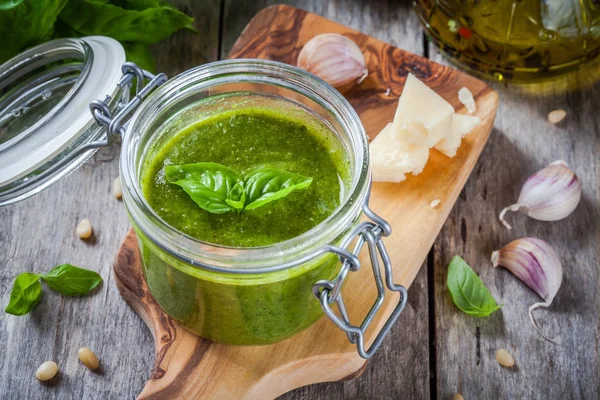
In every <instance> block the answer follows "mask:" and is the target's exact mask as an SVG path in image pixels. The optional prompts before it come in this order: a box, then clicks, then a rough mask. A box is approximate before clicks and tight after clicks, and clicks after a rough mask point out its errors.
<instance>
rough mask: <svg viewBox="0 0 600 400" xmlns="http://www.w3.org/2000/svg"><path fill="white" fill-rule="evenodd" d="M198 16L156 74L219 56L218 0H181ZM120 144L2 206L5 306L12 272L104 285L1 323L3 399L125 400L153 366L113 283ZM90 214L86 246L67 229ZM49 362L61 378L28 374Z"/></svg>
mask: <svg viewBox="0 0 600 400" xmlns="http://www.w3.org/2000/svg"><path fill="white" fill-rule="evenodd" d="M177 4H178V5H179V6H180V7H181V8H182V9H183V10H184V11H186V12H187V13H189V14H190V15H192V16H194V18H195V19H196V27H197V29H198V31H199V34H197V35H195V34H192V33H191V32H186V31H182V32H178V33H177V34H175V35H174V36H173V37H172V38H170V39H169V40H168V41H167V42H165V43H161V44H160V45H157V46H155V47H154V53H155V55H156V58H157V64H158V69H159V70H161V71H165V72H166V73H167V74H169V76H173V75H174V74H175V73H178V72H181V71H183V70H185V69H187V68H191V67H193V66H195V65H198V64H201V63H204V62H207V61H211V60H214V59H216V55H217V53H218V51H217V49H218V24H219V14H220V4H221V2H220V0H210V1H206V0H204V1H185V0H183V1H178V2H177ZM118 154H119V147H118V145H115V146H113V147H111V148H110V149H108V150H103V151H100V152H99V153H98V154H97V155H96V156H95V157H94V158H93V159H92V160H90V161H88V163H86V164H85V165H84V166H82V167H81V168H80V169H79V170H77V171H76V172H75V173H73V174H72V175H71V176H69V177H67V178H66V179H64V180H63V181H61V182H60V183H58V184H56V185H55V186H53V187H51V188H50V189H48V190H46V191H44V192H42V193H41V194H39V195H37V196H34V197H33V198H30V199H28V200H26V201H23V202H21V203H18V204H15V205H11V206H7V207H3V208H0V254H1V255H2V257H1V258H0V293H1V300H0V301H1V304H2V309H3V308H4V306H5V305H6V304H7V303H8V298H9V293H10V289H11V287H12V282H13V279H14V277H15V276H16V275H18V274H19V273H21V272H25V271H32V272H45V271H48V270H49V269H51V268H52V267H53V266H55V265H57V264H61V263H67V262H68V263H73V264H75V265H80V266H82V267H85V268H90V269H93V270H96V271H97V272H99V273H100V274H101V275H102V277H103V278H104V283H103V285H102V286H101V288H100V289H99V290H97V292H95V293H94V294H93V295H91V296H88V297H84V298H62V297H61V296H59V295H57V294H56V293H53V292H51V291H50V290H46V289H45V290H44V295H43V297H42V300H41V302H40V304H39V305H38V306H37V308H36V309H35V310H34V312H32V313H31V314H30V315H28V316H24V317H15V316H11V315H8V314H4V313H3V312H2V314H1V315H2V316H1V317H0V337H1V338H2V341H3V345H2V346H0V364H1V365H2V369H1V370H0V398H3V399H7V398H8V399H41V398H44V399H116V398H123V399H132V398H134V397H135V396H136V395H137V394H138V393H139V392H140V390H141V388H142V386H143V384H144V382H145V380H146V378H147V376H148V372H149V371H150V369H151V368H152V360H153V358H154V354H153V352H154V345H153V340H152V337H151V335H150V332H149V331H148V329H147V328H146V326H145V325H144V323H143V322H142V321H141V320H140V318H139V317H138V316H137V315H136V314H135V313H134V312H133V311H132V310H131V309H130V308H129V307H128V306H127V305H126V304H125V302H124V301H123V299H122V298H121V296H120V295H119V293H118V291H117V289H116V287H115V285H114V282H113V281H112V279H111V278H112V277H111V271H112V261H113V258H114V256H115V252H116V251H117V248H118V246H119V243H120V241H121V240H122V239H123V237H124V235H125V234H126V232H127V229H128V226H129V223H128V220H127V215H126V212H125V209H124V207H123V204H122V203H121V202H120V201H117V200H115V199H114V198H113V197H112V195H111V192H110V187H111V182H112V180H113V179H114V178H115V177H116V176H118ZM80 218H89V219H90V220H91V222H92V225H93V227H94V232H95V235H94V238H93V239H92V240H89V241H87V242H83V241H81V240H80V239H78V238H76V236H75V233H74V230H75V226H76V224H77V222H78V220H79V219H80ZM81 346H88V347H90V348H91V349H93V350H94V351H96V352H97V354H98V355H99V357H100V360H101V364H102V368H101V369H100V372H98V373H92V372H90V371H89V370H87V369H86V368H85V367H84V366H82V365H81V364H80V363H79V360H78V358H77V350H78V349H79V348H80V347H81ZM45 360H55V361H56V362H57V363H58V364H59V366H60V371H61V372H60V376H59V378H58V379H57V380H56V381H52V384H40V383H39V382H38V381H37V380H36V379H35V377H34V373H35V370H36V369H37V367H38V366H39V365H40V364H41V363H42V362H43V361H45Z"/></svg>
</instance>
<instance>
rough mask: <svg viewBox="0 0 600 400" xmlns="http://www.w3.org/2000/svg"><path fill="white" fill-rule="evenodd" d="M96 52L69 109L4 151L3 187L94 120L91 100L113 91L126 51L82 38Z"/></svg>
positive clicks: (105, 40)
mask: <svg viewBox="0 0 600 400" xmlns="http://www.w3.org/2000/svg"><path fill="white" fill-rule="evenodd" d="M81 39H82V40H84V41H85V42H86V43H87V44H89V46H90V47H91V48H92V51H93V61H92V66H91V69H90V73H89V75H88V78H87V80H86V81H85V82H84V83H83V85H82V86H81V88H80V89H79V91H78V92H77V93H76V94H75V96H74V97H73V99H72V100H71V101H70V102H69V103H68V104H67V105H66V106H65V108H64V109H63V110H62V111H61V112H60V113H59V114H58V115H56V116H55V117H54V118H52V119H51V120H50V121H49V122H48V123H47V124H46V125H44V126H43V127H41V128H40V130H39V131H37V132H35V133H34V134H32V135H31V136H29V137H28V138H26V139H24V140H23V141H21V142H19V143H17V144H16V145H15V146H12V147H10V148H8V149H6V150H4V151H3V152H2V154H1V157H0V159H1V162H0V186H4V185H6V184H9V183H11V182H13V181H15V180H17V179H19V178H21V177H23V176H25V175H27V174H29V173H31V172H32V171H34V170H35V169H37V168H38V167H40V166H42V165H43V164H45V163H46V162H48V161H49V160H51V159H53V158H54V157H56V156H57V155H58V154H60V153H61V152H62V151H63V150H64V149H65V148H67V147H68V146H69V145H70V144H71V143H73V142H74V141H75V140H77V139H78V138H79V137H80V136H81V135H82V134H83V133H84V132H86V131H87V130H88V128H89V127H90V126H91V125H92V124H93V123H94V120H93V118H92V114H91V113H90V111H89V109H88V105H89V103H90V101H92V100H94V99H102V98H103V97H104V95H105V94H107V93H112V92H114V90H115V87H116V85H117V83H118V82H119V80H120V78H121V75H122V74H121V65H123V63H124V62H125V50H124V49H123V46H121V44H120V43H119V42H117V41H116V40H114V39H111V38H109V37H105V36H88V37H83V38H81Z"/></svg>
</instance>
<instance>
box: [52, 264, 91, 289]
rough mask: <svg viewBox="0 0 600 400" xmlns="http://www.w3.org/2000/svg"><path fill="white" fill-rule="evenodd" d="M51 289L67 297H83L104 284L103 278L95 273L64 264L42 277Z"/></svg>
mask: <svg viewBox="0 0 600 400" xmlns="http://www.w3.org/2000/svg"><path fill="white" fill-rule="evenodd" d="M42 279H43V280H44V282H46V284H47V285H48V286H49V287H50V289H52V290H54V291H56V292H59V293H61V294H64V295H66V296H81V295H83V294H86V293H89V292H90V291H92V290H93V289H94V288H95V287H96V286H98V285H99V284H100V282H102V277H101V276H100V275H98V274H97V273H96V272H94V271H90V270H89V269H83V268H79V267H76V266H74V265H71V264H62V265H59V266H58V267H56V268H54V269H53V270H52V271H50V272H48V273H47V274H46V275H42Z"/></svg>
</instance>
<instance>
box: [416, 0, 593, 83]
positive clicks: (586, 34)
mask: <svg viewBox="0 0 600 400" xmlns="http://www.w3.org/2000/svg"><path fill="white" fill-rule="evenodd" d="M414 5H415V9H416V11H417V15H418V16H419V18H420V19H421V22H422V24H423V26H424V28H425V30H426V32H427V34H428V36H429V37H430V38H431V39H432V40H433V42H434V43H435V44H436V45H437V46H438V47H439V48H440V49H441V50H442V52H443V53H444V54H445V55H446V56H448V57H449V58H450V60H451V61H455V62H457V63H458V64H459V65H460V66H462V67H465V68H468V69H470V70H471V71H472V72H476V73H479V74H483V75H484V76H487V77H492V78H493V79H495V80H499V81H501V80H504V79H510V80H512V81H515V82H530V81H537V80H540V79H543V78H549V77H553V76H556V75H559V74H562V73H564V72H566V71H569V70H571V69H573V68H575V67H577V66H578V65H580V64H582V63H584V62H586V61H589V60H592V59H593V58H595V57H596V56H598V54H599V53H600V3H598V2H597V1H594V0H582V1H564V0H529V1H522V0H496V1H463V0H448V1H440V0H416V1H415V2H414Z"/></svg>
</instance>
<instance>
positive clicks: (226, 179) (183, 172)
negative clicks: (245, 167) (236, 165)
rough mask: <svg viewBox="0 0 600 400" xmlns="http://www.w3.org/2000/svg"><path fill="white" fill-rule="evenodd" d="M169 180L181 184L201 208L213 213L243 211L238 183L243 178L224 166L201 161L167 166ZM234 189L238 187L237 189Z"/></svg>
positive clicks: (240, 189) (166, 171) (241, 189)
mask: <svg viewBox="0 0 600 400" xmlns="http://www.w3.org/2000/svg"><path fill="white" fill-rule="evenodd" d="M165 176H166V178H167V181H169V182H170V183H174V184H175V185H179V186H181V187H182V188H183V190H185V192H186V193H187V194H189V195H190V197H191V198H192V200H194V202H195V203H196V204H198V206H200V208H202V209H203V210H206V211H208V212H209V213H213V214H223V213H226V212H229V211H231V210H241V209H242V208H243V203H242V204H241V207H240V200H241V199H242V196H241V195H240V191H243V188H240V186H239V185H238V184H239V183H240V182H241V181H242V178H241V177H240V175H238V173H237V172H235V171H233V170H232V169H229V168H227V167H226V166H224V165H221V164H217V163H212V162H202V163H195V164H184V165H167V166H166V167H165ZM234 188H235V189H234Z"/></svg>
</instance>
